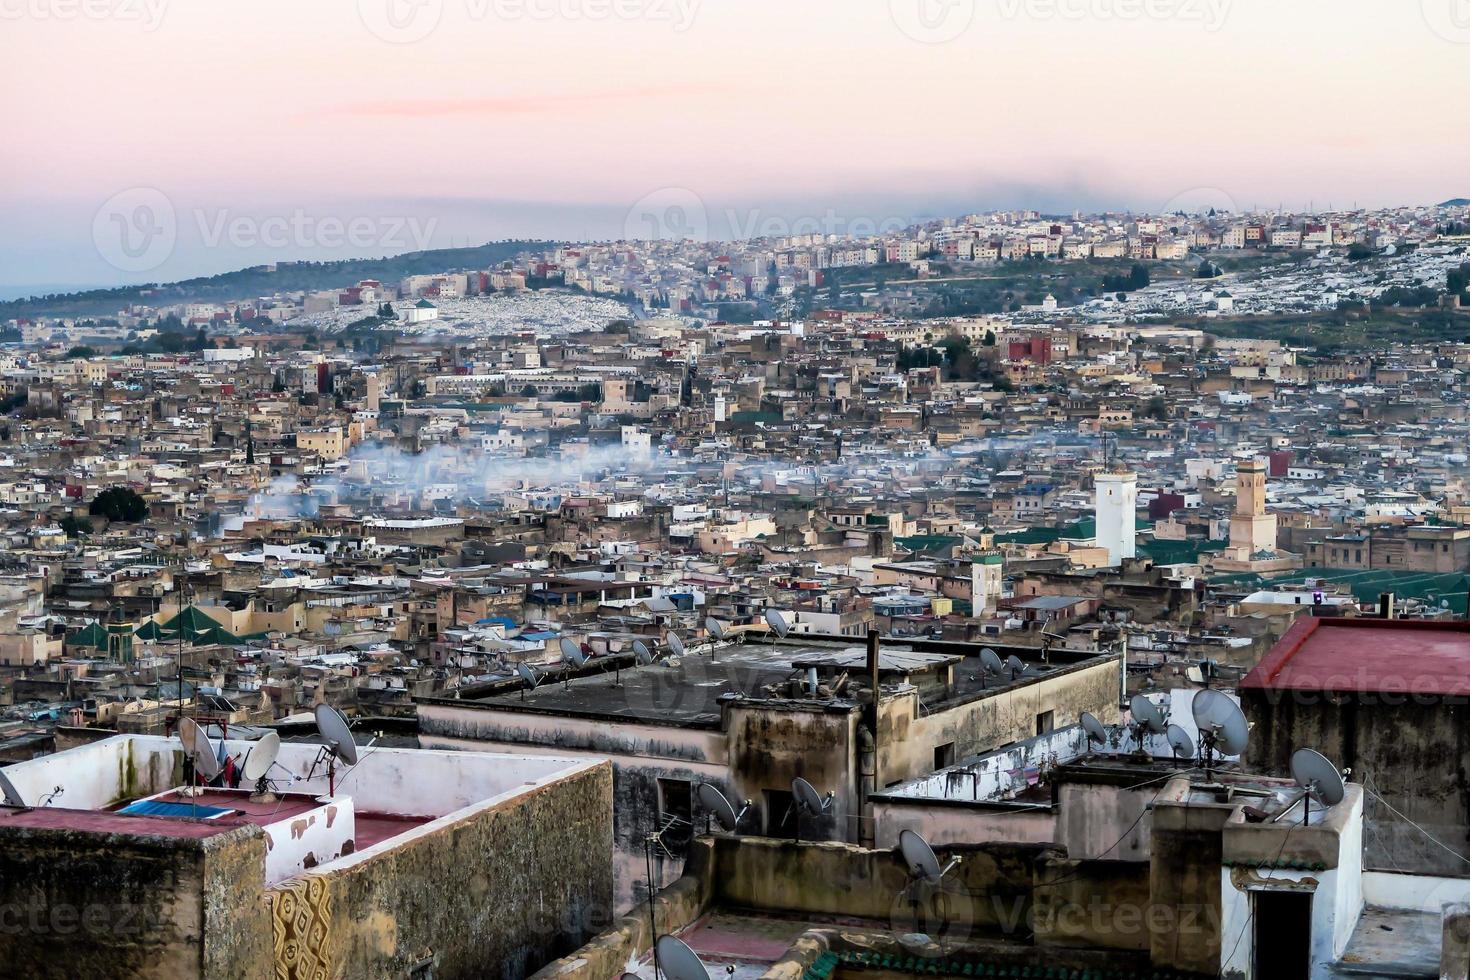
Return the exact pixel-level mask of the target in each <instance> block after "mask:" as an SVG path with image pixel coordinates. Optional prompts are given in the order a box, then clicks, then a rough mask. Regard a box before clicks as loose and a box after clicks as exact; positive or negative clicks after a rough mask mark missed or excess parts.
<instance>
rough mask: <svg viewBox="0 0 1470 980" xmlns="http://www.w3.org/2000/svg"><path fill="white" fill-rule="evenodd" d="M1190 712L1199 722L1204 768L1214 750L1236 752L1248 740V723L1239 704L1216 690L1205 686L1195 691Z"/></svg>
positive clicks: (1241, 749)
mask: <svg viewBox="0 0 1470 980" xmlns="http://www.w3.org/2000/svg"><path fill="white" fill-rule="evenodd" d="M1189 710H1190V712H1191V713H1192V714H1193V715H1194V721H1195V724H1196V725H1198V726H1199V734H1200V742H1201V744H1203V746H1204V749H1205V770H1206V771H1209V770H1210V768H1211V765H1210V764H1211V762H1212V761H1213V759H1214V754H1215V753H1216V752H1219V753H1221V754H1222V755H1240V754H1241V753H1243V752H1244V751H1245V749H1246V746H1247V745H1248V744H1249V743H1250V726H1249V725H1247V724H1246V721H1245V715H1243V714H1241V711H1240V705H1238V704H1236V703H1235V702H1234V701H1232V700H1230V699H1229V698H1228V697H1226V696H1225V695H1223V694H1221V693H1220V692H1219V691H1216V690H1213V689H1211V688H1206V689H1204V690H1203V691H1197V692H1195V695H1194V701H1193V702H1191V703H1190V706H1189Z"/></svg>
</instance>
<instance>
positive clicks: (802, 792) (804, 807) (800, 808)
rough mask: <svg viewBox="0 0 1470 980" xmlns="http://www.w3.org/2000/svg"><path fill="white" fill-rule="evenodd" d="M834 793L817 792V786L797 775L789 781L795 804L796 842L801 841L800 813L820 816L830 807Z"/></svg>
mask: <svg viewBox="0 0 1470 980" xmlns="http://www.w3.org/2000/svg"><path fill="white" fill-rule="evenodd" d="M835 795H836V794H834V793H830V792H829V793H828V794H827V795H826V796H823V795H822V794H820V793H818V792H817V788H816V787H815V786H813V785H812V784H811V783H809V782H807V781H806V780H805V779H802V778H801V777H800V776H797V777H796V778H795V779H793V780H792V781H791V796H792V799H793V800H795V806H796V820H795V821H794V822H795V825H796V842H797V843H798V844H799V843H801V815H802V814H803V813H804V814H806V815H807V816H809V817H820V816H822V815H823V814H824V813H826V812H827V811H828V810H830V809H832V798H833V797H834V796H835Z"/></svg>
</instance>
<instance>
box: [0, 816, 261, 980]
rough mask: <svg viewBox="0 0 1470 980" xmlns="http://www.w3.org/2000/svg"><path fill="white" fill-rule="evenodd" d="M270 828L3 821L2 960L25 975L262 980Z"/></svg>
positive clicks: (0, 855) (0, 877) (0, 887)
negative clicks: (110, 829) (203, 831)
mask: <svg viewBox="0 0 1470 980" xmlns="http://www.w3.org/2000/svg"><path fill="white" fill-rule="evenodd" d="M264 887H265V834H264V832H263V831H261V830H260V828H258V827H244V828H241V829H239V830H234V831H229V832H226V833H223V834H217V835H215V836H213V837H209V838H206V839H197V838H178V837H144V836H128V837H123V836H120V835H116V834H112V833H105V832H92V831H82V830H62V829H52V828H28V827H17V826H14V825H13V824H7V823H6V822H4V821H0V917H3V921H0V963H3V964H4V967H3V973H4V974H5V975H7V976H16V977H38V978H47V977H56V978H58V980H61V978H67V980H70V978H75V977H141V978H159V980H163V978H177V977H200V978H209V980H213V978H220V980H226V978H228V980H235V978H238V980H264V978H266V977H268V976H270V973H271V955H270V924H269V921H268V919H267V918H266V917H265V914H264V902H263V893H264Z"/></svg>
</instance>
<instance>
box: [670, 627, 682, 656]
mask: <svg viewBox="0 0 1470 980" xmlns="http://www.w3.org/2000/svg"><path fill="white" fill-rule="evenodd" d="M665 642H667V643H668V645H669V650H670V651H672V652H673V654H674V656H676V657H682V656H684V641H683V640H681V639H679V634H678V633H670V634H669V635H668V637H667V639H666V641H665Z"/></svg>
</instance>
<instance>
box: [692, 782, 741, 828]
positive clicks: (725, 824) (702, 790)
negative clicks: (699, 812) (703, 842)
mask: <svg viewBox="0 0 1470 980" xmlns="http://www.w3.org/2000/svg"><path fill="white" fill-rule="evenodd" d="M696 792H697V793H698V795H699V802H700V803H701V804H702V805H703V806H704V811H705V818H706V819H705V825H704V826H705V832H706V833H708V832H709V829H710V826H709V818H710V817H713V818H714V819H715V821H716V822H718V823H719V825H720V829H721V830H723V831H724V832H725V833H727V834H734V833H738V832H739V828H740V820H741V818H743V817H744V816H745V814H746V813H747V812H748V811H749V810H750V801H749V800H746V801H744V802H743V803H741V804H740V811H739V812H738V813H737V812H736V811H735V807H733V806H731V804H730V801H729V800H728V799H726V798H725V794H724V793H721V792H720V790H719V788H718V787H716V786H712V785H711V784H709V783H700V784H699V789H698V790H697V791H696Z"/></svg>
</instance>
